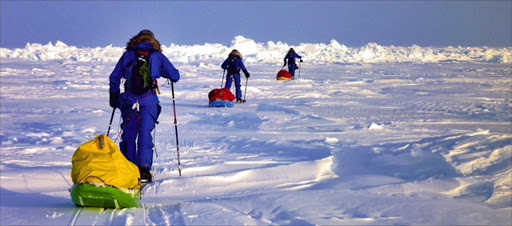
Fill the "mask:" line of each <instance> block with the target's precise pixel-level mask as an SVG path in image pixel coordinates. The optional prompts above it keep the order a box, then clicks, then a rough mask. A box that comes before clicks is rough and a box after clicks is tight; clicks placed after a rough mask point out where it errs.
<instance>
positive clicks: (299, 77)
mask: <svg viewBox="0 0 512 226" xmlns="http://www.w3.org/2000/svg"><path fill="white" fill-rule="evenodd" d="M300 63H302V61H299V78H300V68H301V67H302V66H301V65H300Z"/></svg>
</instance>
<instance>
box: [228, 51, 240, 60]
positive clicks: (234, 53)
mask: <svg viewBox="0 0 512 226" xmlns="http://www.w3.org/2000/svg"><path fill="white" fill-rule="evenodd" d="M229 55H238V56H239V57H240V59H242V54H241V53H240V52H238V50H236V49H234V50H233V51H231V53H229Z"/></svg>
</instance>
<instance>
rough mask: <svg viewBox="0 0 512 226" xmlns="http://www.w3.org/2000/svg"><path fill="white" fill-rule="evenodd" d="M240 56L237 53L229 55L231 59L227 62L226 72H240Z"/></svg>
mask: <svg viewBox="0 0 512 226" xmlns="http://www.w3.org/2000/svg"><path fill="white" fill-rule="evenodd" d="M239 58H240V57H239V56H238V55H233V56H231V61H230V62H229V64H228V72H229V73H230V74H240V63H239V61H238V59H239Z"/></svg>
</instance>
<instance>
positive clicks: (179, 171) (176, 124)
mask: <svg viewBox="0 0 512 226" xmlns="http://www.w3.org/2000/svg"><path fill="white" fill-rule="evenodd" d="M171 90H172V108H173V109H174V131H175V133H176V153H177V154H178V173H179V174H180V177H181V163H180V144H179V142H178V121H177V120H176V102H175V101H174V83H173V82H172V81H171Z"/></svg>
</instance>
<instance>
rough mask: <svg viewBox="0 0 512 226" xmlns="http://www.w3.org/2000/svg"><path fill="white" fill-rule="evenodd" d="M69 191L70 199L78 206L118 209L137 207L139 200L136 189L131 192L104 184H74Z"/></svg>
mask: <svg viewBox="0 0 512 226" xmlns="http://www.w3.org/2000/svg"><path fill="white" fill-rule="evenodd" d="M69 191H70V193H71V200H73V202H74V203H75V204H76V205H79V206H92V207H103V208H117V209H119V208H130V207H138V206H139V201H140V193H139V192H138V191H137V192H134V193H133V194H131V193H127V192H124V191H122V190H120V189H117V188H115V187H112V186H105V185H101V186H97V185H94V184H75V185H73V187H71V189H70V190H69Z"/></svg>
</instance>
